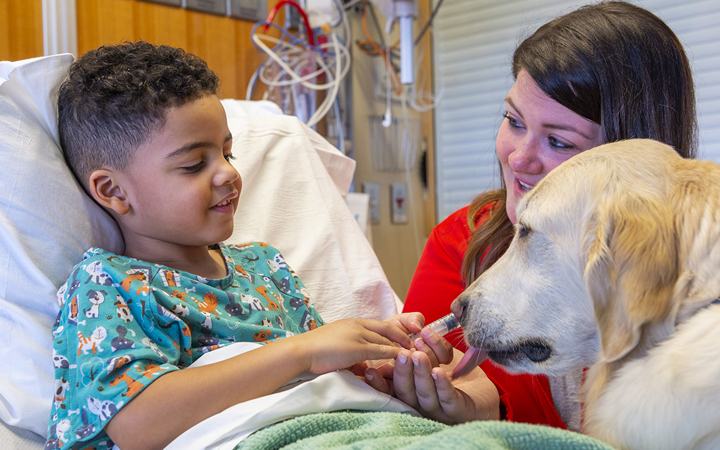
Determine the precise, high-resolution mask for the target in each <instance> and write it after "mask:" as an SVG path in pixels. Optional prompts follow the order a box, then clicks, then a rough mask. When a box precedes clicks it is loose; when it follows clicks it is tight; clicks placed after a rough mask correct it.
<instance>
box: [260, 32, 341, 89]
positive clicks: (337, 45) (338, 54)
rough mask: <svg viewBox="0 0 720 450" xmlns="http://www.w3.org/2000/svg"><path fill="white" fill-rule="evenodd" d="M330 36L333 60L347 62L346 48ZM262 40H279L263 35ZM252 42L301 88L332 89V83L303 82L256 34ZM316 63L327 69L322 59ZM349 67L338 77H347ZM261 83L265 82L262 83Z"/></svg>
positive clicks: (302, 78) (317, 58) (333, 36)
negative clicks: (333, 50)
mask: <svg viewBox="0 0 720 450" xmlns="http://www.w3.org/2000/svg"><path fill="white" fill-rule="evenodd" d="M331 36H332V38H333V47H334V49H335V51H336V53H335V55H336V56H335V59H336V60H339V59H342V56H345V57H346V59H348V60H349V58H350V54H349V52H348V50H347V47H345V46H344V45H342V44H340V43H338V42H337V37H336V36H335V34H334V33H333V34H331ZM263 38H265V39H268V40H271V41H272V40H275V41H276V42H279V39H277V38H274V37H272V36H267V35H264V36H263ZM253 41H254V42H255V43H256V44H257V45H258V46H259V47H260V48H262V49H263V51H264V52H265V53H267V54H268V56H270V58H272V59H273V60H274V61H275V62H276V63H277V64H278V65H279V66H280V67H281V68H282V69H283V70H284V71H285V72H287V73H288V75H290V76H291V77H292V78H293V80H294V81H295V82H297V83H301V84H302V85H303V86H305V87H307V88H310V89H315V90H324V89H332V87H333V83H332V82H331V83H327V84H321V85H318V84H313V83H309V82H308V81H307V80H305V79H304V77H301V76H300V75H298V74H297V73H296V72H295V71H294V70H293V69H292V68H291V67H290V66H289V65H288V64H287V63H286V62H285V61H283V60H282V58H280V56H279V55H278V54H277V53H276V52H274V51H273V50H272V49H271V48H270V47H268V46H267V45H265V43H264V42H262V40H261V39H260V37H259V36H258V33H255V34H254V35H253ZM322 47H323V48H324V47H326V46H322ZM316 62H318V63H319V64H320V65H321V66H323V67H325V68H327V66H326V65H325V62H324V61H323V60H322V58H320V57H319V56H318V57H316ZM349 66H350V65H349V64H347V65H346V66H345V67H346V69H345V70H344V71H343V73H341V77H340V78H344V76H345V75H347V72H348V69H347V68H349ZM318 72H319V73H318V75H320V74H322V73H323V71H318ZM263 82H265V81H263Z"/></svg>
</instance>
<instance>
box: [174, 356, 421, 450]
mask: <svg viewBox="0 0 720 450" xmlns="http://www.w3.org/2000/svg"><path fill="white" fill-rule="evenodd" d="M257 347H259V345H258V344H254V343H237V344H233V345H231V346H228V347H224V348H221V349H218V350H215V351H213V352H210V353H208V354H206V355H203V356H202V357H201V358H200V359H198V360H197V361H196V362H195V363H194V364H193V365H192V366H190V367H196V366H202V365H206V364H212V363H215V362H218V361H222V360H224V359H227V358H231V357H233V356H235V355H239V354H241V353H244V352H246V351H250V350H253V349H255V348H257ZM347 409H353V410H359V411H392V412H409V413H411V414H414V415H419V414H418V413H417V411H415V410H414V409H412V408H411V407H409V406H407V405H406V404H404V403H402V402H400V401H399V400H397V399H395V398H392V397H390V396H389V395H386V394H383V393H381V392H378V391H376V390H375V389H373V388H371V387H370V386H368V385H367V384H365V383H363V382H362V381H361V380H360V379H358V378H357V377H356V376H355V375H353V374H352V373H351V372H349V371H347V370H340V371H337V372H331V373H326V374H324V375H320V376H315V375H312V374H306V375H303V376H300V377H297V378H296V379H293V380H291V381H290V382H289V383H287V384H286V385H285V386H283V387H282V388H281V389H279V390H278V391H277V392H275V393H273V394H270V395H267V396H264V397H260V398H256V399H254V400H250V401H247V402H244V403H240V404H237V405H235V406H232V407H230V408H228V409H226V410H225V411H223V412H221V413H219V414H216V415H215V416H213V417H210V418H209V419H207V420H204V421H202V422H200V423H199V424H197V425H195V426H194V427H193V428H191V429H189V430H188V431H186V432H185V433H183V434H181V435H180V436H179V437H178V438H177V439H175V440H174V441H173V442H171V443H170V445H169V446H168V447H166V450H184V449H188V448H192V449H217V450H226V449H232V448H234V447H235V446H236V445H237V444H238V443H239V442H240V441H242V440H243V439H245V438H246V437H247V436H249V435H250V434H251V433H253V432H255V431H256V430H258V429H260V428H262V427H265V426H267V425H271V424H274V423H277V422H280V421H282V420H286V419H290V418H293V417H297V416H301V415H305V414H313V413H320V412H331V411H341V410H347Z"/></svg>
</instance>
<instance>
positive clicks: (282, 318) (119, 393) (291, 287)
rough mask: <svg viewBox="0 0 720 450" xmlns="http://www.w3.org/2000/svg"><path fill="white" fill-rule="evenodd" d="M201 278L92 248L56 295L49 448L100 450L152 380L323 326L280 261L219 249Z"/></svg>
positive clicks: (248, 248)
mask: <svg viewBox="0 0 720 450" xmlns="http://www.w3.org/2000/svg"><path fill="white" fill-rule="evenodd" d="M220 249H221V250H222V254H223V256H224V258H225V262H226V265H227V269H228V274H229V275H227V276H226V277H225V278H221V279H216V280H215V279H205V278H202V277H199V276H197V275H192V274H190V273H187V272H182V271H177V270H174V269H171V268H169V267H166V266H162V265H159V264H151V263H147V262H144V261H140V260H136V259H132V258H128V257H124V256H118V255H115V254H113V253H110V252H107V251H105V250H101V249H98V248H93V249H90V250H88V251H87V252H86V253H85V255H84V256H83V261H82V262H81V263H80V264H78V265H77V266H75V268H74V269H73V272H72V274H71V276H70V278H69V279H68V281H67V282H66V283H65V285H63V286H62V287H61V288H60V290H59V291H58V301H59V303H60V307H61V311H60V314H59V315H58V318H57V320H56V323H55V326H54V327H53V337H54V341H53V342H54V350H53V360H54V364H55V387H56V390H55V398H54V401H53V405H52V413H51V417H50V429H49V432H48V441H47V443H46V448H61V447H62V448H68V447H72V448H75V447H74V446H77V447H78V448H95V449H106V448H112V447H113V443H112V441H111V440H110V439H109V437H108V436H107V434H106V433H105V431H104V430H103V429H104V427H105V425H106V424H107V422H108V421H109V420H110V419H111V418H112V417H113V416H114V414H115V413H116V412H117V411H118V410H119V409H120V408H122V406H123V405H125V404H127V403H128V402H129V401H130V400H132V398H133V397H134V396H136V395H137V394H138V393H139V392H141V391H142V390H143V389H144V388H145V387H147V386H148V385H149V384H150V383H152V382H153V381H154V380H156V379H157V378H158V377H159V376H161V375H163V374H166V373H170V372H171V371H173V370H178V369H181V368H184V367H187V366H189V365H190V364H192V363H193V362H194V361H195V360H196V359H198V358H199V357H200V356H202V355H203V354H205V353H207V352H209V351H212V350H215V349H217V348H220V347H223V346H225V345H228V344H231V343H233V342H258V343H261V344H262V343H265V342H268V341H272V340H275V339H279V338H283V337H286V336H292V335H293V334H298V333H302V332H304V331H307V330H311V329H313V328H316V327H317V326H320V325H322V319H321V318H320V315H319V314H318V313H317V312H316V311H315V308H314V307H313V305H312V303H311V301H310V299H309V298H308V295H307V291H306V289H305V287H304V286H303V284H302V282H301V281H300V279H299V278H297V276H295V273H294V272H293V271H292V270H291V269H290V268H289V267H288V265H287V263H286V262H285V260H284V259H283V257H282V255H281V254H280V252H279V251H278V250H277V249H275V248H273V247H271V246H268V245H266V244H263V243H257V242H256V243H249V244H244V245H233V246H227V247H226V246H224V245H222V244H221V245H220Z"/></svg>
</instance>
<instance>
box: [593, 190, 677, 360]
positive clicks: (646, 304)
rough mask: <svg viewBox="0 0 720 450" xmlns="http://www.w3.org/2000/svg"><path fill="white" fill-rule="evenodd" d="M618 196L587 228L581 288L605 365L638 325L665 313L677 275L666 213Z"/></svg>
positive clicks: (656, 205) (651, 202) (635, 337)
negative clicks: (587, 299)
mask: <svg viewBox="0 0 720 450" xmlns="http://www.w3.org/2000/svg"><path fill="white" fill-rule="evenodd" d="M619 197H620V198H618V196H613V198H611V199H608V200H606V201H605V202H604V203H603V204H601V205H600V207H599V208H598V210H597V211H596V214H595V216H594V218H593V220H592V221H591V223H590V225H589V229H588V233H589V235H588V237H589V244H590V248H589V249H588V252H587V254H588V259H587V264H586V266H585V284H586V285H587V287H588V290H589V292H590V296H591V298H592V300H593V303H594V307H595V317H596V320H597V323H598V327H599V330H600V338H601V343H602V360H603V361H605V362H611V361H615V360H618V359H620V358H622V357H623V356H625V355H627V354H628V352H630V351H631V350H632V349H634V348H635V347H636V346H637V345H638V343H639V342H640V338H641V333H642V331H643V327H644V326H646V325H650V324H653V323H657V322H659V321H661V320H662V319H664V318H665V317H667V315H668V314H670V309H671V299H672V296H673V290H674V285H675V282H676V280H677V277H678V263H677V249H676V241H675V225H674V218H673V215H672V213H671V212H670V209H669V208H668V207H666V206H665V205H663V204H661V203H660V202H659V201H657V200H655V199H651V198H648V197H643V196H638V195H630V194H622V195H620V196H619ZM593 234H594V238H593Z"/></svg>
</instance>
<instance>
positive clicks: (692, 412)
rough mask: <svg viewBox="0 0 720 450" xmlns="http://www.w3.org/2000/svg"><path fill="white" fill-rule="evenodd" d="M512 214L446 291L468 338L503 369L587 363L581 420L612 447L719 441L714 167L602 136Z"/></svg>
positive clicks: (718, 236)
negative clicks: (507, 227) (509, 237)
mask: <svg viewBox="0 0 720 450" xmlns="http://www.w3.org/2000/svg"><path fill="white" fill-rule="evenodd" d="M517 217H518V221H517V225H516V231H515V237H514V239H513V241H512V243H511V245H510V247H509V249H508V251H507V252H506V253H505V255H503V257H501V258H500V259H499V260H498V261H497V263H495V264H494V265H493V266H492V267H491V268H490V269H489V270H487V271H486V272H485V273H484V274H483V275H482V276H481V277H480V278H479V279H478V280H476V281H475V282H474V283H473V284H472V285H471V286H469V287H468V289H467V290H466V291H465V292H464V293H463V294H462V295H461V297H460V298H459V299H458V300H457V302H460V304H462V305H463V307H464V311H463V314H462V319H461V323H462V325H463V328H464V330H465V335H466V339H467V341H468V344H469V345H470V346H473V347H477V348H483V349H486V350H488V351H489V354H490V358H491V359H493V360H494V361H495V362H497V363H499V364H502V365H503V366H505V367H506V368H507V369H508V370H510V371H512V372H531V373H544V374H548V375H562V374H564V373H567V372H568V371H569V370H571V369H573V368H577V367H579V366H582V367H589V370H588V371H587V373H586V376H585V380H584V383H583V392H582V393H581V400H582V402H583V432H584V433H586V434H588V435H590V436H594V437H596V438H598V439H600V440H603V441H605V442H607V443H609V444H611V445H613V446H615V447H619V448H632V449H641V448H643V449H644V448H647V449H663V448H667V449H680V448H715V449H717V448H720V305H718V304H713V301H714V300H715V299H717V298H718V297H720V166H718V165H716V164H713V163H711V162H700V161H696V160H686V159H682V158H681V157H680V156H678V154H677V153H676V152H675V151H674V150H673V149H672V148H670V147H668V146H666V145H664V144H660V143H658V142H655V141H651V140H628V141H622V142H618V143H613V144H606V145H603V146H600V147H597V148H595V149H592V150H589V151H586V152H583V153H581V154H579V155H577V156H575V157H573V158H571V159H569V160H568V161H566V162H564V163H563V164H561V165H560V166H559V167H558V168H556V169H555V170H553V171H552V172H551V173H550V174H549V175H548V176H547V177H545V178H544V179H543V180H542V181H541V182H540V183H538V185H537V186H536V187H535V188H534V189H533V190H532V191H530V192H529V193H527V194H526V195H525V196H524V197H523V199H522V200H521V202H520V203H519V205H518V209H517ZM533 349H534V350H535V351H536V352H535V353H533ZM529 355H531V356H534V360H531V359H530V357H529ZM548 355H549V356H548Z"/></svg>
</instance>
